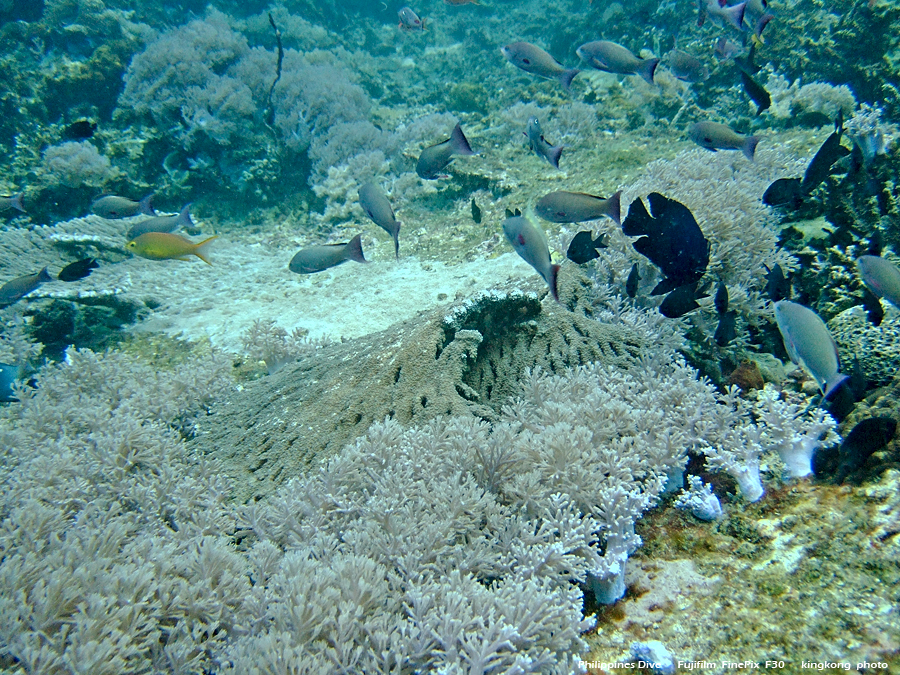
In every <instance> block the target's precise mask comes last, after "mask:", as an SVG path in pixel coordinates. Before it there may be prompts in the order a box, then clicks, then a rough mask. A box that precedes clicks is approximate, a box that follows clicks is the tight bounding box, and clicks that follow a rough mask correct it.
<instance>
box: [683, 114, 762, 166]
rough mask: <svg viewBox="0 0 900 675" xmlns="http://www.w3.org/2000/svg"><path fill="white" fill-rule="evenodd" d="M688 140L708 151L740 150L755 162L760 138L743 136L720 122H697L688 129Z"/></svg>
mask: <svg viewBox="0 0 900 675" xmlns="http://www.w3.org/2000/svg"><path fill="white" fill-rule="evenodd" d="M688 138H690V139H691V140H692V141H694V143H696V144H697V145H699V146H700V147H701V148H706V149H707V150H712V151H713V152H715V151H716V150H740V151H741V152H743V153H744V156H745V157H746V158H747V159H749V160H751V161H752V160H753V155H754V154H755V153H756V145H757V144H758V143H759V136H741V135H740V134H739V133H737V132H736V131H733V130H732V129H731V127H729V126H726V125H724V124H719V123H718V122H697V123H695V124H692V125H691V127H690V128H689V129H688Z"/></svg>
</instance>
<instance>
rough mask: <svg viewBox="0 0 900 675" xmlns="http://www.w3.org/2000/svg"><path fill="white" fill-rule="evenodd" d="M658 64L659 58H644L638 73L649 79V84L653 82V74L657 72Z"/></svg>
mask: <svg viewBox="0 0 900 675" xmlns="http://www.w3.org/2000/svg"><path fill="white" fill-rule="evenodd" d="M658 65H659V59H644V60H643V61H641V65H640V66H639V67H638V71H637V74H638V75H640V76H641V77H643V78H644V79H645V80H647V82H648V83H649V84H653V75H654V73H656V66H658Z"/></svg>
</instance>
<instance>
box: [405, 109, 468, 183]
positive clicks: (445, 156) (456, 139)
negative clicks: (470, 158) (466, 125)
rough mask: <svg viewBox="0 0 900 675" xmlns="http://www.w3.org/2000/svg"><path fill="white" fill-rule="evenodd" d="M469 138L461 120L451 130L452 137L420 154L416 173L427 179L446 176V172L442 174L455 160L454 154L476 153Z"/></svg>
mask: <svg viewBox="0 0 900 675" xmlns="http://www.w3.org/2000/svg"><path fill="white" fill-rule="evenodd" d="M474 154H475V153H474V152H473V151H472V147H471V146H470V145H469V140H468V139H467V138H466V136H465V134H464V133H463V130H462V127H461V126H460V125H459V122H457V123H456V126H455V127H453V131H452V132H450V138H448V139H447V140H446V141H442V142H440V143H435V144H434V145H430V146H428V147H427V148H425V149H424V150H423V151H422V154H421V155H419V161H418V162H417V163H416V173H417V174H419V177H420V178H424V179H426V180H436V179H438V178H446V177H447V176H446V174H442V173H441V171H443V170H444V169H445V168H447V165H448V164H450V162H451V161H453V155H474Z"/></svg>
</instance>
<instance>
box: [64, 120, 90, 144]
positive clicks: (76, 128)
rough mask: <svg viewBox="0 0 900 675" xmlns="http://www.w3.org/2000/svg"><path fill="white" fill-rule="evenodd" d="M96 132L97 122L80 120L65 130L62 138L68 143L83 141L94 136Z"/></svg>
mask: <svg viewBox="0 0 900 675" xmlns="http://www.w3.org/2000/svg"><path fill="white" fill-rule="evenodd" d="M95 131H97V124H96V122H91V121H90V120H78V121H77V122H72V124H70V125H68V126H67V127H66V128H65V129H63V131H62V137H63V138H64V139H65V140H67V141H83V140H86V139H88V138H90V137H91V136H93V135H94V132H95Z"/></svg>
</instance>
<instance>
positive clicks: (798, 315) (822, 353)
mask: <svg viewBox="0 0 900 675" xmlns="http://www.w3.org/2000/svg"><path fill="white" fill-rule="evenodd" d="M775 322H776V323H777V324H778V330H779V331H780V332H781V337H782V338H783V339H784V348H785V350H787V353H788V356H790V357H791V361H793V362H794V363H796V364H797V365H798V366H801V367H803V369H804V370H806V371H807V372H808V373H809V374H810V375H812V377H813V379H814V380H815V381H816V384H817V385H819V389H820V390H821V392H822V395H823V396H824V397H825V398H828V397H829V396H830V395H831V394H832V392H834V390H835V389H837V387H838V386H839V385H840V384H841V383H842V382H844V380H846V379H847V376H846V375H843V374H842V373H841V372H840V367H841V364H840V360H839V359H838V352H837V346H836V345H835V343H834V338H832V337H831V333H829V332H828V327H827V326H826V325H825V322H824V321H822V318H821V317H820V316H819V315H818V314H816V313H815V312H814V311H812V310H811V309H810V308H809V307H804V306H803V305H800V304H798V303H796V302H791V301H790V300H779V301H778V302H776V303H775Z"/></svg>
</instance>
